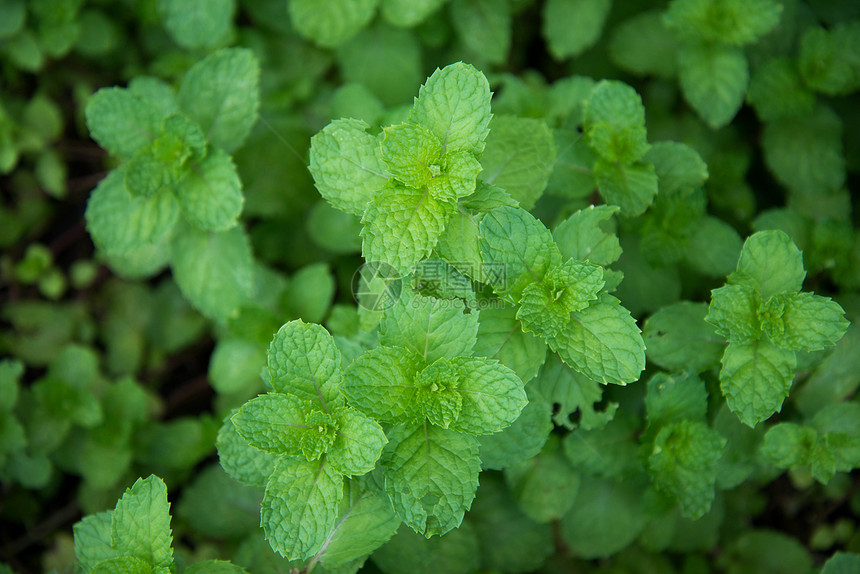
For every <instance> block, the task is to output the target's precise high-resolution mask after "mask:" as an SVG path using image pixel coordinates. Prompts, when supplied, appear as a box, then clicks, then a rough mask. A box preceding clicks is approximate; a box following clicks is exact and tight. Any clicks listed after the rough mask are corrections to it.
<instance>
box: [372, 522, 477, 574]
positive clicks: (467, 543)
mask: <svg viewBox="0 0 860 574" xmlns="http://www.w3.org/2000/svg"><path fill="white" fill-rule="evenodd" d="M371 559H372V560H373V563H374V564H376V566H378V567H379V569H380V570H382V572H384V573H385V574H398V573H399V572H410V573H411V574H435V573H436V572H446V573H450V574H471V573H472V572H475V571H477V569H478V568H479V567H480V564H481V560H480V559H481V551H480V548H479V547H478V539H477V537H476V536H475V531H474V529H473V528H472V525H471V524H470V523H469V522H464V523H463V524H462V525H460V527H459V528H456V529H454V530H452V531H451V532H449V533H448V534H446V535H445V536H433V537H431V538H425V537H424V536H421V535H420V534H417V533H415V532H412V531H411V530H409V529H408V528H401V529H400V530H398V531H397V534H395V535H394V537H393V538H392V539H391V540H390V541H389V542H388V543H387V544H385V545H384V546H383V547H382V548H380V549H379V550H377V551H376V552H374V553H373V556H372V557H371Z"/></svg>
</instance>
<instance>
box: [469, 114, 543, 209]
mask: <svg viewBox="0 0 860 574" xmlns="http://www.w3.org/2000/svg"><path fill="white" fill-rule="evenodd" d="M555 159H556V153H555V140H554V139H553V135H552V132H550V130H549V127H547V125H546V122H544V121H543V120H539V119H534V118H518V117H513V116H498V115H497V116H494V117H493V120H492V122H490V135H489V136H488V137H487V147H486V148H485V149H484V153H483V155H482V156H481V166H482V167H483V169H484V171H483V173H482V174H481V178H482V179H483V180H484V181H486V182H487V183H491V184H493V185H497V186H499V187H501V188H504V190H505V191H507V192H508V193H509V194H511V196H512V197H513V198H514V199H515V200H517V201H518V202H519V204H520V205H521V206H522V207H523V209H531V208H532V207H534V204H535V202H536V201H537V200H538V199H539V198H540V196H541V195H542V194H543V192H544V190H545V189H546V186H547V183H548V182H549V178H550V175H551V174H552V169H553V166H554V165H555Z"/></svg>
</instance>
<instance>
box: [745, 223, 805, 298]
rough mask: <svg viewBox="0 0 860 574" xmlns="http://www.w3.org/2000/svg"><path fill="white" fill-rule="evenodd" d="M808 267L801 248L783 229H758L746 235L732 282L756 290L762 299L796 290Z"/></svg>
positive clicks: (801, 283) (799, 286)
mask: <svg viewBox="0 0 860 574" xmlns="http://www.w3.org/2000/svg"><path fill="white" fill-rule="evenodd" d="M805 277H806V271H804V269H803V256H802V255H801V253H800V250H799V249H798V248H797V246H796V245H795V244H794V242H793V241H792V240H791V238H790V237H789V236H788V235H786V234H785V232H783V231H779V230H768V231H759V232H757V233H754V234H753V235H751V236H750V237H748V238H747V240H746V242H745V243H744V246H743V249H742V250H741V256H740V259H738V268H737V271H735V272H734V273H732V274H731V275H729V277H728V280H729V282H730V283H736V284H740V285H746V286H748V287H750V288H752V289H754V290H756V291H757V292H758V293H759V295H761V298H762V300H763V301H767V300H768V299H770V297H772V296H773V295H776V294H777V293H797V292H798V291H800V288H801V286H802V285H803V279H804V278H805Z"/></svg>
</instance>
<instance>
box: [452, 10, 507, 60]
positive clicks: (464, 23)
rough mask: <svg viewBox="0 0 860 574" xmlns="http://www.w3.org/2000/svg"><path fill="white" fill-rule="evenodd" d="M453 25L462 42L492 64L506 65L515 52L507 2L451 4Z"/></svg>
mask: <svg viewBox="0 0 860 574" xmlns="http://www.w3.org/2000/svg"><path fill="white" fill-rule="evenodd" d="M449 14H450V15H449V18H450V22H451V24H452V25H453V27H454V30H456V31H457V35H458V36H459V38H460V41H461V42H462V43H463V44H464V45H465V46H466V47H467V48H468V49H469V50H470V51H472V52H473V53H475V54H480V57H481V58H484V59H486V61H487V62H489V63H491V64H502V63H504V62H505V61H506V60H507V58H508V52H509V51H510V49H511V35H512V31H511V27H512V24H513V18H512V17H511V9H510V7H509V6H508V2H507V0H451V8H450V13H449Z"/></svg>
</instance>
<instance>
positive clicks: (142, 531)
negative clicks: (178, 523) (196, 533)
mask: <svg viewBox="0 0 860 574" xmlns="http://www.w3.org/2000/svg"><path fill="white" fill-rule="evenodd" d="M110 533H111V534H110V539H111V546H112V547H113V548H114V549H116V551H117V552H118V553H119V554H120V555H127V556H132V557H134V558H139V559H140V560H143V561H144V562H146V563H147V564H150V565H152V566H154V567H156V568H170V567H172V566H173V548H171V543H172V541H173V535H172V534H171V532H170V504H169V503H168V502H167V487H166V486H165V485H164V482H163V481H162V480H161V479H160V478H158V477H157V476H152V475H150V476H149V477H147V478H145V479H144V478H139V479H137V481H136V482H135V483H134V485H132V487H131V488H128V489H126V491H125V493H123V495H122V498H120V499H119V501H118V502H117V503H116V509H114V511H113V513H112V514H111V525H110Z"/></svg>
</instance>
